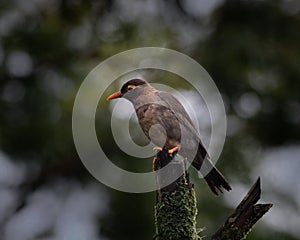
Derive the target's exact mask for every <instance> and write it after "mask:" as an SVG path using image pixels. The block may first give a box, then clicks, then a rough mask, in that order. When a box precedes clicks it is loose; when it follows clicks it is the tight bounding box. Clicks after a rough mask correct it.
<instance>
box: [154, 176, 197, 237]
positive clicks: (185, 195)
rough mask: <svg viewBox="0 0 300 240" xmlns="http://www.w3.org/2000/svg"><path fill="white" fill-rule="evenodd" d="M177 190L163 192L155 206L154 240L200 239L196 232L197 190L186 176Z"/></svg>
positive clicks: (178, 182) (181, 179) (178, 184)
mask: <svg viewBox="0 0 300 240" xmlns="http://www.w3.org/2000/svg"><path fill="white" fill-rule="evenodd" d="M176 185H177V187H176V190H174V191H172V192H167V191H161V196H160V199H159V201H158V202H157V203H156V206H155V226H156V234H155V237H154V239H156V240H166V239H172V240H176V239H178V240H179V239H181V240H182V239H187V240H188V239H191V240H195V239H200V237H199V236H198V234H197V231H196V215H197V204H196V196H195V190H194V188H193V186H191V184H189V183H188V182H187V179H186V175H185V174H184V175H183V176H182V177H180V178H179V179H178V180H177V181H176Z"/></svg>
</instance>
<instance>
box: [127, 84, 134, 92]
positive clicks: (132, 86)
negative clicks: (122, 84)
mask: <svg viewBox="0 0 300 240" xmlns="http://www.w3.org/2000/svg"><path fill="white" fill-rule="evenodd" d="M134 88H136V86H134V85H129V86H128V87H127V90H128V91H129V90H131V89H134Z"/></svg>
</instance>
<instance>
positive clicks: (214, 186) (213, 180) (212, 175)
mask: <svg viewBox="0 0 300 240" xmlns="http://www.w3.org/2000/svg"><path fill="white" fill-rule="evenodd" d="M204 179H205V180H206V182H207V184H208V186H209V187H210V189H211V191H212V192H213V193H214V194H215V195H217V196H218V195H219V192H220V193H223V191H222V188H224V189H225V190H227V191H230V190H231V187H230V185H229V183H228V182H227V180H226V179H225V177H224V176H223V175H222V173H220V172H219V170H218V169H216V168H215V167H214V168H213V169H212V170H211V171H210V172H209V173H208V174H207V175H206V176H205V177H204Z"/></svg>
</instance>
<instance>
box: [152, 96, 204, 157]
mask: <svg viewBox="0 0 300 240" xmlns="http://www.w3.org/2000/svg"><path fill="white" fill-rule="evenodd" d="M156 94H157V96H158V97H159V98H160V99H161V101H162V102H165V103H166V104H167V106H168V107H169V108H170V109H171V110H172V111H173V112H174V113H175V115H176V117H177V118H178V121H179V122H180V123H181V124H182V125H184V126H185V127H186V128H187V129H189V130H190V134H191V135H192V136H193V137H194V139H195V140H196V141H197V142H198V143H199V149H198V150H199V151H200V154H201V157H202V158H203V159H204V158H205V157H209V156H208V153H207V150H206V148H205V146H204V144H203V143H202V141H201V138H200V134H199V132H198V130H197V129H196V128H195V126H194V124H193V122H192V120H191V118H190V116H189V115H188V113H187V112H186V110H185V109H184V107H183V106H182V104H181V103H180V102H179V101H178V99H177V98H175V97H174V96H173V95H172V94H171V93H168V92H163V91H157V92H156Z"/></svg>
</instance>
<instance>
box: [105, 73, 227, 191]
mask: <svg viewBox="0 0 300 240" xmlns="http://www.w3.org/2000/svg"><path fill="white" fill-rule="evenodd" d="M118 98H124V99H127V100H129V101H130V102H131V103H132V104H133V106H134V109H135V112H136V115H137V118H138V122H139V125H140V126H141V128H142V130H143V132H144V134H145V135H146V136H147V138H148V139H149V140H151V141H152V142H153V143H154V144H155V145H156V146H157V148H156V149H158V150H159V149H163V148H164V149H168V152H169V154H170V155H171V154H173V153H174V152H175V153H177V152H178V153H179V154H180V155H181V156H183V157H185V158H187V159H188V160H189V161H191V165H192V166H193V167H195V168H196V170H197V171H199V172H200V173H201V174H202V176H204V179H205V181H206V182H207V184H208V186H209V188H210V189H211V191H212V192H213V193H214V194H215V195H217V196H218V195H219V193H223V190H224V189H225V190H227V191H230V190H231V186H230V185H229V183H228V181H227V180H226V179H225V177H224V176H223V175H222V173H221V172H220V171H219V170H218V169H217V168H216V167H215V166H214V165H213V163H212V162H211V161H210V158H209V155H208V153H207V150H206V148H205V146H204V145H203V143H202V142H201V138H200V134H199V132H198V131H197V129H196V128H195V126H194V124H193V122H192V120H191V118H190V116H189V115H188V113H187V111H186V110H185V108H184V107H183V105H182V104H181V103H180V101H179V100H178V99H177V98H176V97H174V96H173V95H172V94H171V93H169V92H164V91H159V90H157V89H155V88H154V87H152V86H151V85H150V84H149V83H148V82H147V81H145V80H144V79H141V78H132V79H130V80H129V81H127V82H126V83H124V84H123V86H122V87H121V90H120V91H118V92H115V93H113V94H111V95H109V96H108V97H107V100H113V99H118Z"/></svg>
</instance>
